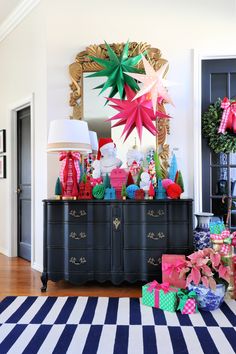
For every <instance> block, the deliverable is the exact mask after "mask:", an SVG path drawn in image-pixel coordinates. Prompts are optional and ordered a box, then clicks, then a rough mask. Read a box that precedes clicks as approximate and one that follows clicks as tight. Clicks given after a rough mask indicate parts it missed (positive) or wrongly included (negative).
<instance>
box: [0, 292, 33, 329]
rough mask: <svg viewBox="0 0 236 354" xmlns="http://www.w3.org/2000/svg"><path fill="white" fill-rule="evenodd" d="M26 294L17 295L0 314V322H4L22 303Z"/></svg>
mask: <svg viewBox="0 0 236 354" xmlns="http://www.w3.org/2000/svg"><path fill="white" fill-rule="evenodd" d="M26 299H27V296H18V297H17V298H16V299H15V300H14V301H13V302H12V303H11V304H10V305H9V306H8V307H7V308H6V310H5V311H3V312H2V313H1V315H0V323H2V322H6V321H7V320H8V318H10V317H11V315H13V313H14V312H15V311H17V310H18V308H19V307H20V306H21V305H22V304H23V302H24V301H25V300H26Z"/></svg>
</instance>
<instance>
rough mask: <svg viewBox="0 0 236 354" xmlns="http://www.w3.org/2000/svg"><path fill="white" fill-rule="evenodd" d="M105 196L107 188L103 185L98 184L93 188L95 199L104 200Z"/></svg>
mask: <svg viewBox="0 0 236 354" xmlns="http://www.w3.org/2000/svg"><path fill="white" fill-rule="evenodd" d="M104 194H105V186H104V185H103V184H97V185H96V186H95V187H93V196H94V198H95V199H103V198H104Z"/></svg>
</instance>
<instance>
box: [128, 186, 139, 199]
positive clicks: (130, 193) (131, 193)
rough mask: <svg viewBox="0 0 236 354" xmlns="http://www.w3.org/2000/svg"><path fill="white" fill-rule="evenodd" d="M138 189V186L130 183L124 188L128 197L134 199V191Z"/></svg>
mask: <svg viewBox="0 0 236 354" xmlns="http://www.w3.org/2000/svg"><path fill="white" fill-rule="evenodd" d="M138 189H139V187H138V186H136V184H130V185H129V186H128V187H127V188H126V193H127V196H128V198H129V199H134V198H135V191H137V190H138Z"/></svg>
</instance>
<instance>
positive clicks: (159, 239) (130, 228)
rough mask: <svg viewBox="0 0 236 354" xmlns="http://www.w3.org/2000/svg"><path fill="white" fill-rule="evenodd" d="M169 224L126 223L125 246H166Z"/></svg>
mask: <svg viewBox="0 0 236 354" xmlns="http://www.w3.org/2000/svg"><path fill="white" fill-rule="evenodd" d="M167 242H168V238H167V224H161V223H160V224H151V223H150V224H146V223H142V224H133V225H131V224H126V225H124V248H125V249H143V248H152V249H153V248H166V247H167Z"/></svg>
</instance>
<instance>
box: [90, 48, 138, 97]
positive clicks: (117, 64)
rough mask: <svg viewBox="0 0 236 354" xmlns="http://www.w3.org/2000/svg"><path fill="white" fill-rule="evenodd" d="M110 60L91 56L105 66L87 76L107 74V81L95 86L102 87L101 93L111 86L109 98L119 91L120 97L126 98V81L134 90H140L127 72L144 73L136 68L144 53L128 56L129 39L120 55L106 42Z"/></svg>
mask: <svg viewBox="0 0 236 354" xmlns="http://www.w3.org/2000/svg"><path fill="white" fill-rule="evenodd" d="M105 45H106V48H107V53H108V56H109V60H107V59H101V58H97V57H94V56H89V58H91V59H92V60H94V61H95V62H96V63H98V64H99V65H101V66H103V67H104V69H102V70H101V71H97V72H95V73H93V74H90V75H88V76H87V77H99V76H107V81H106V82H104V83H103V84H101V85H99V86H97V87H95V89H98V88H99V89H100V88H101V89H102V90H101V91H100V93H99V95H100V94H101V93H102V92H104V91H105V90H106V89H107V88H108V87H111V92H110V94H109V98H111V97H114V96H115V94H116V93H117V92H119V95H120V98H124V96H125V91H124V84H125V83H126V84H127V85H128V86H129V87H130V88H131V89H132V90H133V91H138V90H139V86H138V84H137V82H136V81H135V80H134V79H133V78H132V77H130V76H128V75H126V74H125V72H130V73H142V72H143V70H141V69H138V68H136V67H135V66H136V65H137V64H138V62H139V61H140V60H141V59H142V54H139V55H136V56H135V57H131V58H129V57H128V50H129V41H128V42H127V43H126V44H125V46H124V49H123V52H122V54H121V56H120V57H118V56H117V55H116V53H115V52H114V50H113V49H112V48H111V47H110V46H109V44H107V43H106V42H105ZM143 54H144V53H143Z"/></svg>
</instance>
